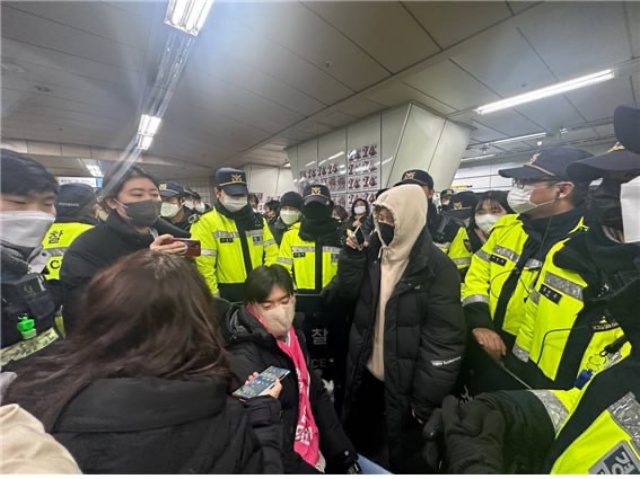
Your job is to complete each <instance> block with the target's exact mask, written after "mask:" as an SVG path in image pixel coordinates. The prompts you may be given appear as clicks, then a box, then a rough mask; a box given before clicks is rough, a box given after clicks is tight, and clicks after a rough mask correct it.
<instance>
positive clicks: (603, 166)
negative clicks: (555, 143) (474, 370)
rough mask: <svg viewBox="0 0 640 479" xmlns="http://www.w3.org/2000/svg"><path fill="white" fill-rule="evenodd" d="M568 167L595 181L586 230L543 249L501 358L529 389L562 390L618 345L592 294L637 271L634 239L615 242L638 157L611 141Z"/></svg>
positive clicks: (607, 315)
mask: <svg viewBox="0 0 640 479" xmlns="http://www.w3.org/2000/svg"><path fill="white" fill-rule="evenodd" d="M568 172H569V175H570V177H571V178H572V179H573V180H574V181H581V182H591V181H594V180H597V179H602V183H601V184H600V185H599V186H598V187H597V189H595V190H594V191H593V192H592V193H591V194H590V198H589V212H590V216H591V218H592V219H593V223H592V224H591V225H590V227H589V231H587V232H585V233H581V234H576V235H575V236H573V237H571V238H569V239H567V240H565V241H562V242H561V243H559V244H557V245H556V246H555V247H554V248H553V249H552V250H551V251H550V252H549V255H548V256H547V259H546V261H545V264H544V266H543V268H542V271H541V273H540V276H539V277H538V281H537V283H536V287H535V290H534V292H533V293H532V294H531V296H530V297H529V301H527V305H526V307H525V312H526V315H525V320H524V322H523V323H522V325H521V326H520V330H519V332H518V335H517V337H516V343H515V345H514V348H513V352H512V354H510V355H508V356H507V357H506V358H505V364H506V365H507V367H509V369H511V370H512V371H513V372H515V373H516V374H517V375H518V376H519V377H520V378H521V379H523V380H524V381H525V382H526V383H527V384H529V385H530V386H531V387H533V388H536V389H538V388H545V389H570V388H571V387H572V386H573V385H574V383H575V382H576V381H578V383H580V382H583V381H585V380H586V379H588V378H589V376H590V375H591V374H593V372H594V371H597V370H598V368H600V367H601V366H602V363H603V362H604V359H605V357H606V355H607V354H612V353H613V352H617V351H612V348H614V347H617V348H620V347H622V346H623V345H622V344H619V343H618V342H617V340H618V338H620V337H621V336H622V334H623V333H622V330H621V329H620V327H619V325H618V323H617V321H616V318H615V317H613V316H612V314H611V312H610V311H609V310H608V308H607V307H606V304H605V303H603V302H602V301H600V298H601V297H602V296H603V295H607V294H609V292H610V291H612V290H617V289H619V288H620V287H621V286H622V285H623V284H624V283H625V281H626V280H627V279H628V278H629V277H633V276H634V275H635V274H637V271H636V269H635V267H634V264H633V261H634V259H635V258H636V257H639V256H640V249H639V248H638V247H637V246H636V245H632V244H623V243H622V242H621V238H624V228H623V224H622V211H621V206H620V191H621V187H622V185H623V184H625V183H626V182H628V181H630V180H631V179H633V178H635V177H637V176H640V155H638V154H636V153H633V152H631V151H628V150H626V149H625V148H624V147H623V146H622V145H620V144H619V143H618V144H616V145H615V146H614V147H613V148H612V149H611V150H609V152H608V153H606V154H604V155H601V156H598V157H594V158H590V159H587V160H583V161H579V162H577V163H574V164H572V165H570V166H569V168H568ZM638 206H639V207H640V204H639V205H638ZM625 346H628V345H625ZM624 351H625V348H623V352H624ZM579 374H580V375H581V377H580V378H578V375H579ZM577 378H578V379H577Z"/></svg>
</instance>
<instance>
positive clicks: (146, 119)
mask: <svg viewBox="0 0 640 479" xmlns="http://www.w3.org/2000/svg"><path fill="white" fill-rule="evenodd" d="M161 121H162V118H160V117H159V116H151V115H142V116H141V117H140V126H139V127H138V135H146V136H153V135H155V134H156V133H157V132H158V128H160V122H161Z"/></svg>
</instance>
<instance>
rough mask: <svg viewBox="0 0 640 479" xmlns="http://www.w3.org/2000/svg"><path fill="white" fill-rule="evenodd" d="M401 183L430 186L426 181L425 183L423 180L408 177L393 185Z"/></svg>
mask: <svg viewBox="0 0 640 479" xmlns="http://www.w3.org/2000/svg"><path fill="white" fill-rule="evenodd" d="M401 185H418V186H427V187H428V186H429V185H428V184H426V183H423V182H422V181H418V180H412V179H406V180H402V181H399V182H398V183H396V184H395V185H393V186H401Z"/></svg>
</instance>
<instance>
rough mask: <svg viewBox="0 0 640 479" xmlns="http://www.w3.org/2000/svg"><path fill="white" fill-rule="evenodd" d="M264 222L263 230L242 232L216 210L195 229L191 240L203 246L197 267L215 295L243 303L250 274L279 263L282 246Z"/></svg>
mask: <svg viewBox="0 0 640 479" xmlns="http://www.w3.org/2000/svg"><path fill="white" fill-rule="evenodd" d="M261 221H262V228H260V229H255V230H251V231H244V232H242V231H239V230H238V227H237V225H236V222H235V220H233V219H231V218H229V217H227V216H225V215H223V214H221V213H219V212H218V211H217V210H216V209H213V210H211V211H209V212H208V213H205V214H204V215H202V216H201V217H200V219H199V220H198V221H196V222H195V223H193V225H192V226H191V238H192V239H199V240H200V242H201V246H202V256H200V257H197V258H196V260H195V261H196V265H197V267H198V270H199V271H200V273H202V275H203V276H204V278H205V280H206V281H207V284H208V285H209V289H210V290H211V292H212V293H213V294H215V295H221V296H222V297H223V298H225V299H228V300H230V301H240V300H242V287H243V284H244V281H245V280H246V279H247V274H248V272H249V271H251V270H252V269H253V268H256V267H258V266H261V265H263V264H266V265H270V264H273V263H275V261H276V259H277V256H278V246H277V245H276V242H275V240H274V239H273V235H272V234H271V230H269V226H268V225H267V222H266V221H265V220H264V219H263V218H261ZM245 250H246V251H245Z"/></svg>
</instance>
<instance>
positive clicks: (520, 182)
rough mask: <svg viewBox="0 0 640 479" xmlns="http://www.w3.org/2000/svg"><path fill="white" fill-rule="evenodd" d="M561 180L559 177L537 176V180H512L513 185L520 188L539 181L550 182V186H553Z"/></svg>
mask: <svg viewBox="0 0 640 479" xmlns="http://www.w3.org/2000/svg"><path fill="white" fill-rule="evenodd" d="M559 182H560V180H558V179H557V178H537V179H535V180H519V179H516V178H513V180H512V181H511V185H512V186H516V187H518V188H524V187H525V186H529V185H535V184H537V183H549V185H548V186H552V185H555V184H556V183H559Z"/></svg>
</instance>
